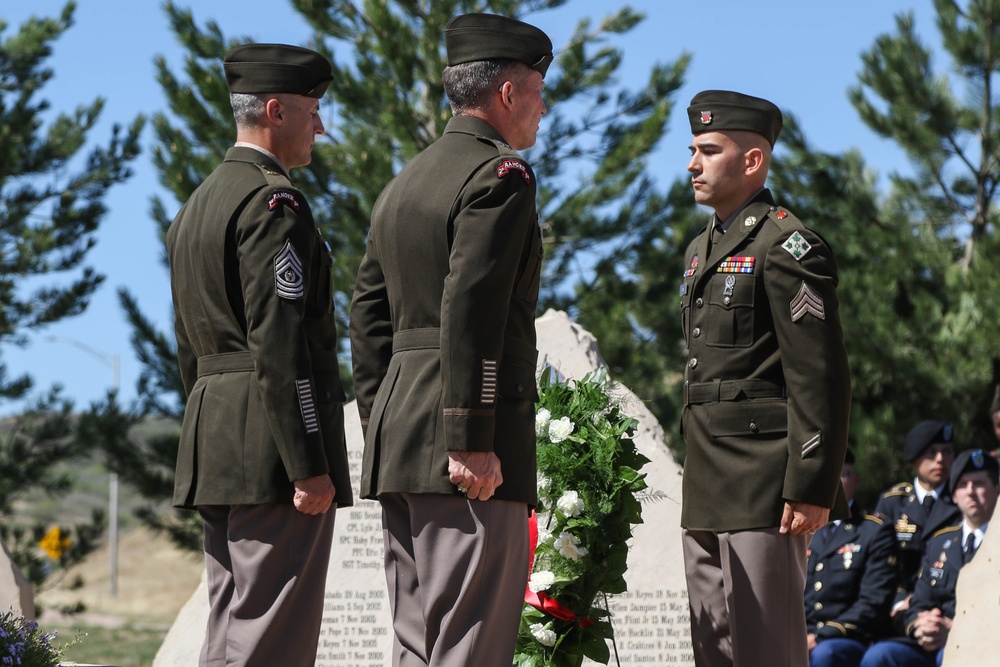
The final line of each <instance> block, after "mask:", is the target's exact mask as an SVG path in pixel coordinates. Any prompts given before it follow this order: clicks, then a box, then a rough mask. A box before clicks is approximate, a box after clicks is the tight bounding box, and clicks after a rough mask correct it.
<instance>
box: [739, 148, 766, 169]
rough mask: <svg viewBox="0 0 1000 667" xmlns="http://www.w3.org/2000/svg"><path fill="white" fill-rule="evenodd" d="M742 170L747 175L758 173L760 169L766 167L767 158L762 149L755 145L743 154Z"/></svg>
mask: <svg viewBox="0 0 1000 667" xmlns="http://www.w3.org/2000/svg"><path fill="white" fill-rule="evenodd" d="M743 160H744V171H745V172H746V175H747V176H753V175H756V174H759V173H760V171H761V170H762V169H764V170H766V169H767V159H766V157H765V156H764V151H763V150H761V149H760V148H757V147H756V146H755V147H753V148H751V149H749V150H748V151H747V152H746V153H744V154H743Z"/></svg>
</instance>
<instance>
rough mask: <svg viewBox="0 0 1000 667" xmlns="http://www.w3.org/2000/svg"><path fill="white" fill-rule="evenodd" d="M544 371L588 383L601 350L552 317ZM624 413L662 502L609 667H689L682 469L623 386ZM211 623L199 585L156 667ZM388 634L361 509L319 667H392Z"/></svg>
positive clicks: (648, 508)
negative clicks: (635, 424)
mask: <svg viewBox="0 0 1000 667" xmlns="http://www.w3.org/2000/svg"><path fill="white" fill-rule="evenodd" d="M536 330H537V332H538V349H539V370H541V368H542V367H543V366H544V365H548V366H551V367H552V368H554V369H555V370H556V371H557V372H558V373H559V374H560V375H561V376H563V377H565V378H582V377H583V376H584V375H586V374H587V373H591V372H593V371H595V370H597V369H598V368H600V367H602V366H603V365H604V362H603V360H602V359H601V356H600V353H599V351H598V348H597V341H596V340H595V339H594V337H593V336H592V335H590V334H589V333H588V332H587V331H585V330H584V329H583V328H581V327H580V326H578V325H576V324H575V323H573V322H572V321H571V320H570V319H569V318H568V317H567V316H566V314H565V313H561V312H555V311H549V312H547V313H545V315H544V316H542V317H540V318H539V319H538V320H537V321H536ZM620 392H621V394H622V396H623V397H624V399H625V403H626V407H625V409H626V411H627V412H628V413H629V414H630V415H631V416H633V417H635V418H636V419H638V421H639V427H638V429H637V432H636V437H635V442H636V445H637V447H638V448H639V451H641V452H642V453H643V454H645V455H646V456H647V457H648V458H649V459H650V460H651V462H650V463H649V464H647V465H646V467H645V468H644V469H643V470H644V472H645V473H646V475H647V478H646V479H647V483H648V484H649V487H650V490H651V491H655V492H659V493H658V494H657V496H658V499H657V500H655V501H653V500H651V501H650V502H647V503H646V504H645V505H644V506H643V520H644V523H643V524H641V525H639V526H637V527H636V528H635V535H634V538H633V541H632V543H631V546H630V553H629V570H628V572H627V573H626V577H625V578H626V580H627V581H628V587H629V590H628V592H627V593H624V594H621V595H615V596H613V597H611V598H609V600H608V604H609V608H610V610H611V612H612V614H613V616H612V622H613V623H614V627H615V635H616V640H615V646H614V650H613V652H612V664H616V658H615V655H616V654H617V661H618V662H620V664H622V665H636V664H650V665H669V664H678V665H684V664H687V665H691V664H694V659H693V657H692V655H691V641H690V627H689V625H688V604H687V592H686V589H685V583H684V567H683V560H682V559H683V556H682V553H681V541H680V534H679V531H680V527H679V526H680V507H681V505H680V502H681V469H680V466H678V465H677V464H676V463H675V462H674V460H673V458H672V456H671V455H670V452H669V450H668V448H667V443H666V436H665V434H664V432H663V429H662V428H661V427H660V425H659V424H658V423H657V421H656V419H655V418H654V417H653V415H652V414H651V413H650V412H649V410H648V409H647V408H646V406H645V405H644V404H643V403H642V402H641V401H640V400H639V399H638V398H636V397H635V396H634V395H632V394H631V392H629V391H628V389H627V388H625V387H620ZM345 412H346V423H347V443H348V453H349V456H350V462H351V477H352V483H353V484H354V487H355V488H357V487H358V480H359V477H360V473H361V470H360V468H361V456H362V450H363V447H364V444H363V441H362V436H361V425H360V422H359V421H358V416H357V409H356V406H355V405H354V404H353V403H351V404H349V405H348V406H346V407H345ZM207 615H208V595H207V592H206V590H205V587H204V582H203V583H202V586H201V587H199V589H198V590H197V591H196V592H195V594H194V596H192V598H191V600H189V601H188V603H187V604H186V605H185V607H184V608H183V609H182V610H181V612H180V614H179V615H178V617H177V620H176V622H175V623H174V626H173V627H172V628H171V629H170V632H169V633H168V634H167V637H166V639H165V640H164V642H163V645H162V647H161V648H160V651H159V652H158V653H157V655H156V659H155V660H154V662H153V667H175V666H176V667H181V666H182V665H184V666H186V665H192V664H196V663H197V658H198V652H199V650H200V648H201V643H202V638H203V637H204V627H205V622H206V619H207ZM391 648H392V625H391V621H390V616H389V603H388V597H387V594H386V586H385V578H384V575H383V572H382V524H381V511H380V509H379V505H378V503H376V502H373V501H359V502H358V504H357V505H356V506H354V507H351V508H347V509H344V510H340V511H338V513H337V521H336V529H335V532H334V542H333V549H332V553H331V557H330V570H329V575H328V579H327V590H326V605H325V609H324V614H323V626H322V629H321V631H320V637H319V650H318V654H317V659H316V665H317V666H320V667H382V666H383V665H386V664H389V662H390V660H391Z"/></svg>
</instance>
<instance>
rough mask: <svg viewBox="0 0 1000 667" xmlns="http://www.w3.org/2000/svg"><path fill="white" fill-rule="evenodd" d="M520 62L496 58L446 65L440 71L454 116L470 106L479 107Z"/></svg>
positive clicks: (471, 107)
mask: <svg viewBox="0 0 1000 667" xmlns="http://www.w3.org/2000/svg"><path fill="white" fill-rule="evenodd" d="M519 64H520V63H518V61H516V60H507V59H503V58H497V59H493V60H475V61H473V62H469V63H461V64H460V65H451V66H450V67H445V68H444V72H443V73H442V74H441V83H442V84H443V85H444V94H445V95H447V96H448V102H449V103H450V104H451V111H452V113H454V114H455V115H456V116H459V115H462V114H464V113H468V112H469V111H471V110H473V109H482V108H484V107H485V106H486V104H487V102H488V101H489V95H490V94H492V93H493V92H496V91H497V90H498V89H499V88H500V85H501V83H502V82H503V81H505V80H507V79H508V78H510V76H511V75H512V70H515V69H516V68H517V66H518V65H519Z"/></svg>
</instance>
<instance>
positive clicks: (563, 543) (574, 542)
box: [552, 533, 590, 560]
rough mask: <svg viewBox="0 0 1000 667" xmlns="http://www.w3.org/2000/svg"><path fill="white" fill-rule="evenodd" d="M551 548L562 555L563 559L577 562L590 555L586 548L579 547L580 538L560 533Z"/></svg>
mask: <svg viewBox="0 0 1000 667" xmlns="http://www.w3.org/2000/svg"><path fill="white" fill-rule="evenodd" d="M552 546H554V547H555V548H556V550H557V551H558V552H559V553H560V554H562V556H563V558H568V559H569V560H579V559H580V558H582V557H584V556H586V555H587V554H588V553H590V552H589V551H588V550H587V548H586V547H581V546H580V538H579V537H577V536H576V535H571V534H570V533H560V535H559V537H557V538H556V541H555V542H553V543H552Z"/></svg>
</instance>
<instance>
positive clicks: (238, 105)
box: [229, 93, 268, 128]
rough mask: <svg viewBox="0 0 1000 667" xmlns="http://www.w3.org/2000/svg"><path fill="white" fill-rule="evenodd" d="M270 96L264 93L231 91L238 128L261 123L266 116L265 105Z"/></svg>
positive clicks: (234, 116) (230, 95)
mask: <svg viewBox="0 0 1000 667" xmlns="http://www.w3.org/2000/svg"><path fill="white" fill-rule="evenodd" d="M267 100H268V96H267V95H265V94H263V93H230V94H229V103H230V104H231V105H232V106H233V118H235V119H236V127H237V128H250V127H256V126H258V125H260V122H261V120H262V119H263V118H264V107H265V106H266V105H267Z"/></svg>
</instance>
